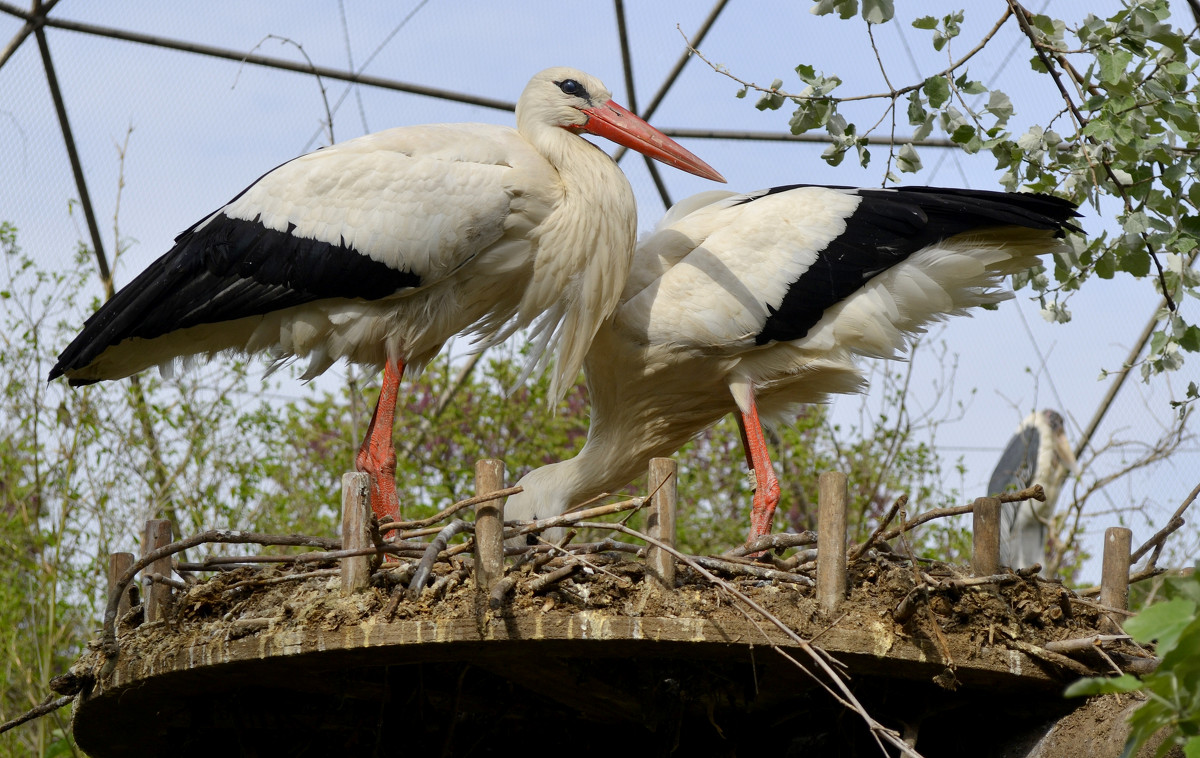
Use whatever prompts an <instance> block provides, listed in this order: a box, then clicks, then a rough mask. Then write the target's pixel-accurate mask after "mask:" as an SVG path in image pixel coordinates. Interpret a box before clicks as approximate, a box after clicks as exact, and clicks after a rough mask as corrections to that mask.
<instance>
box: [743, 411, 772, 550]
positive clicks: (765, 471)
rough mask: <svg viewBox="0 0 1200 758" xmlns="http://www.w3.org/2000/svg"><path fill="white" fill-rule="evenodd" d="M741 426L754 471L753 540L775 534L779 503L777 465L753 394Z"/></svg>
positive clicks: (747, 457)
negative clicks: (776, 513)
mask: <svg viewBox="0 0 1200 758" xmlns="http://www.w3.org/2000/svg"><path fill="white" fill-rule="evenodd" d="M738 427H739V428H741V430H742V449H743V450H744V451H745V452H746V463H747V464H748V465H749V466H750V468H751V470H752V471H754V482H755V490H754V505H753V507H752V508H751V511H750V536H749V537H747V538H746V541H747V542H749V541H751V540H753V539H754V538H756V537H761V536H763V535H764V534H770V533H771V520H772V519H773V518H774V517H775V507H776V506H777V505H779V480H778V479H777V478H775V467H774V466H772V465H771V455H770V453H768V452H767V440H766V438H765V437H764V436H763V430H762V423H761V422H760V421H759V420H758V406H757V405H756V404H755V402H754V395H753V393H752V394H751V395H750V410H749V412H747V413H739V414H738Z"/></svg>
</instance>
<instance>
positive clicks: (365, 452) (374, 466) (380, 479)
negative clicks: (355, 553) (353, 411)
mask: <svg viewBox="0 0 1200 758" xmlns="http://www.w3.org/2000/svg"><path fill="white" fill-rule="evenodd" d="M402 376H404V361H400V360H396V361H388V362H387V364H386V365H384V367H383V385H382V386H381V387H380V388H379V402H378V403H376V404H375V414H374V415H373V416H371V423H370V424H369V425H368V426H367V437H366V439H364V440H363V443H362V446H361V447H360V448H359V449H358V456H357V458H355V464H356V465H357V466H358V470H359V471H363V472H365V473H368V474H370V475H371V510H373V511H374V512H375V515H376V516H378V517H379V518H380V519H382V518H383V517H384V516H391V517H392V518H393V519H394V520H399V519H400V500H399V498H397V497H396V448H395V445H394V444H393V443H392V428H393V426H394V424H395V419H396V398H397V397H398V396H399V393H400V378H401V377H402Z"/></svg>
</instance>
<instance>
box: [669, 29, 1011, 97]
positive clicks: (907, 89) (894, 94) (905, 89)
mask: <svg viewBox="0 0 1200 758" xmlns="http://www.w3.org/2000/svg"><path fill="white" fill-rule="evenodd" d="M1010 15H1012V9H1010V8H1006V9H1005V11H1004V14H1003V15H1001V16H1000V20H999V21H997V22H996V23H995V25H993V26H992V28H991V30H990V31H989V32H988V33H987V34H985V35H984V36H983V39H981V40H980V41H979V44H978V45H976V46H975V47H974V48H972V49H971V51H970V52H968V53H967V54H966V55H964V56H963V57H962V58H959V59H958V61H956V62H954V63H952V64H951V65H950V66H949V67H948V68H946V69H945V70H943V71H941V72H939V73H937V74H934V75H933V76H949V75H951V74H953V73H954V71H955V70H956V69H958V68H959V67H960V66H962V65H963V64H964V63H966V62H967V61H969V60H970V59H971V58H973V57H974V56H975V54H976V53H978V52H979V51H980V50H982V49H983V48H984V47H985V46H986V45H987V43H988V42H990V41H991V39H992V37H994V36H995V35H996V32H998V31H1000V27H1002V26H1004V22H1005V21H1007V20H1008V17H1009V16H1010ZM676 28H677V29H678V27H676ZM679 33H680V34H683V31H682V30H680V32H679ZM684 42H685V43H686V44H687V47H688V50H690V51H691V52H692V54H693V55H695V56H696V57H697V58H699V59H700V60H702V61H704V62H705V63H707V64H708V66H709V68H711V69H712V70H713V71H716V72H717V73H718V74H721V75H723V76H727V77H729V78H730V79H732V80H734V81H735V82H737V83H738V84H740V85H742V86H743V87H745V88H747V89H753V90H757V91H759V92H765V93H768V94H772V95H779V96H780V97H786V98H788V99H790V100H828V101H831V102H838V103H849V102H854V101H856V100H882V99H888V100H895V99H896V98H898V97H900V96H901V95H906V94H908V93H909V92H912V91H913V90H918V89H921V87H924V86H925V81H926V80H924V79H923V80H921V81H920V82H919V83H917V84H911V85H909V86H907V87H901V88H900V89H898V90H892V91H891V92H880V93H878V94H874V95H855V96H853V97H809V96H807V95H793V94H789V93H787V92H780V91H778V90H773V89H767V88H765V87H760V86H758V85H757V84H754V83H752V82H744V81H742V80H741V79H739V78H737V77H736V76H734V75H733V74H731V73H729V71H728V69H726V68H725V67H724V66H720V65H717V64H715V63H713V62H712V61H710V60H709V59H708V58H705V57H704V56H703V55H702V54H701V53H700V51H699V50H697V49H696V48H694V47H692V45H691V43H689V42H687V37H684ZM929 78H933V77H929Z"/></svg>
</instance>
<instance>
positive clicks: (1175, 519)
mask: <svg viewBox="0 0 1200 758" xmlns="http://www.w3.org/2000/svg"><path fill="white" fill-rule="evenodd" d="M1197 495H1200V484H1197V485H1196V486H1195V488H1194V489H1193V490H1192V492H1191V494H1189V495H1188V496H1187V497H1186V498H1184V500H1183V504H1181V505H1180V506H1179V507H1178V508H1176V509H1175V512H1174V513H1173V514H1171V518H1170V520H1169V521H1167V525H1166V526H1164V527H1163V528H1162V529H1159V530H1158V531H1157V532H1156V533H1155V534H1154V536H1153V537H1151V538H1150V539H1148V540H1146V542H1145V543H1144V544H1143V545H1142V546H1141V547H1139V548H1138V549H1137V550H1134V551H1133V553H1132V554H1131V555H1130V556H1129V562H1130V563H1137V562H1138V561H1140V560H1141V559H1142V556H1143V555H1145V554H1146V551H1147V550H1149V549H1150V548H1152V547H1156V546H1159V545H1162V544H1163V542H1164V541H1165V540H1166V539H1167V537H1168V536H1170V535H1171V533H1172V532H1175V531H1176V530H1177V529H1179V527H1181V526H1183V525H1184V523H1185V522H1184V520H1183V512H1184V511H1186V510H1187V509H1188V506H1190V505H1191V504H1192V503H1193V502H1194V501H1195V500H1196V496H1197ZM1153 564H1154V561H1151V562H1150V565H1153Z"/></svg>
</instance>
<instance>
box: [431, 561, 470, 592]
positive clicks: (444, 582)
mask: <svg viewBox="0 0 1200 758" xmlns="http://www.w3.org/2000/svg"><path fill="white" fill-rule="evenodd" d="M470 575H471V569H470V568H469V567H468V566H463V567H462V568H459V569H457V570H455V571H451V572H450V573H449V574H446V575H445V576H443V577H442V578H441V579H438V580H437V581H436V582H434V583H433V586H432V587H430V588H429V596H430V597H431V598H433V599H435V600H436V599H438V598H440V597H442V596H443V595H445V594H446V593H447V592H449V591H450V590H452V589H454V588H455V587H457V586H458V585H459V583H461V582H462V581H463V580H464V579H466V578H467V577H468V576H470Z"/></svg>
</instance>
